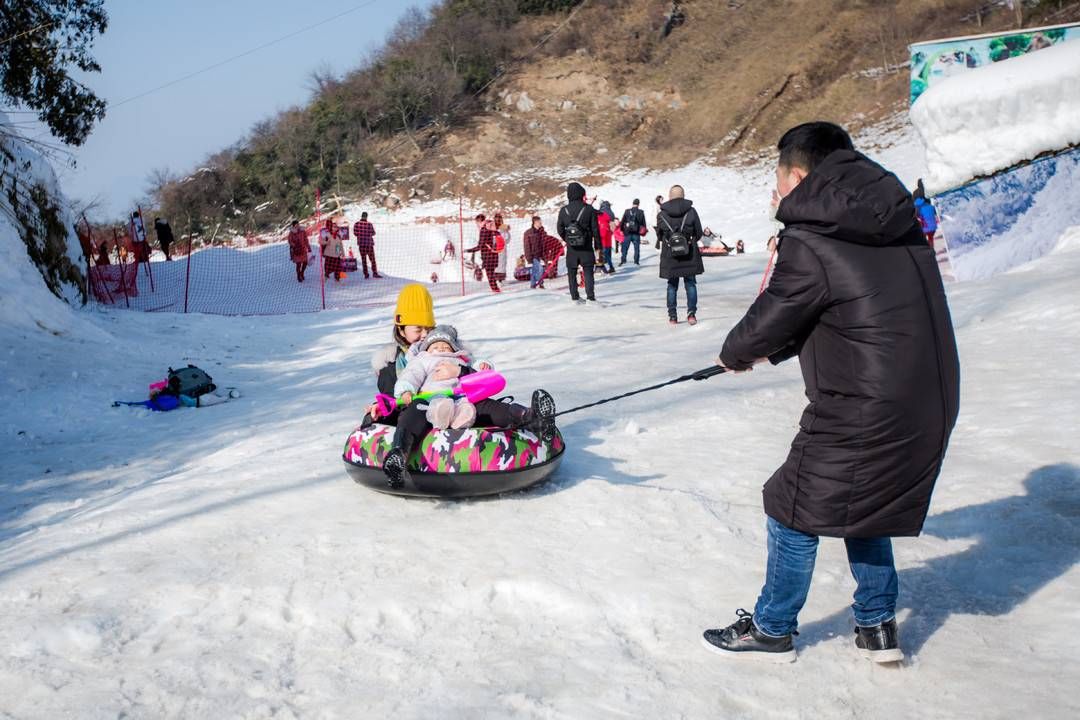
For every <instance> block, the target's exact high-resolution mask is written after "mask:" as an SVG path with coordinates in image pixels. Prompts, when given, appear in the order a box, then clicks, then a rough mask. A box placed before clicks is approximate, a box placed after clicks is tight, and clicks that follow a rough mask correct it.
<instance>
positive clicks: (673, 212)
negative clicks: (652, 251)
mask: <svg viewBox="0 0 1080 720" xmlns="http://www.w3.org/2000/svg"><path fill="white" fill-rule="evenodd" d="M693 205H694V203H692V202H691V201H689V200H686V199H684V198H677V199H675V200H668V201H667V202H666V203H664V204H663V205H661V206H660V212H659V214H658V215H657V216H656V227H657V233H658V235H659V238H658V241H659V242H660V277H662V278H664V279H665V280H667V279H670V278H681V277H693V276H694V275H700V274H701V273H703V272H705V264H704V263H703V262H702V261H701V251H700V250H699V249H698V246H697V243H698V240H700V239H701V236H702V230H701V218H699V217H698V214H697V210H695V209H694V207H693ZM684 217H685V218H686V223H685V224H683V218H684ZM664 220H667V222H668V224H670V225H671V230H668V226H667V224H665V223H664ZM680 225H681V226H682V228H683V232H685V233H686V234H687V235H689V237H690V254H689V255H687V256H686V257H681V258H674V257H672V256H671V248H670V247H668V244H667V242H666V240H667V237H668V236H669V235H670V234H671V233H672V231H675V230H678V229H679V226H680Z"/></svg>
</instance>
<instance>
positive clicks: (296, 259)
mask: <svg viewBox="0 0 1080 720" xmlns="http://www.w3.org/2000/svg"><path fill="white" fill-rule="evenodd" d="M309 257H311V243H310V242H308V237H307V231H306V230H304V228H302V227H300V221H299V220H293V221H292V227H291V229H290V230H289V259H290V260H292V261H293V263H294V264H295V265H296V282H304V271H305V270H307V264H308V258H309Z"/></svg>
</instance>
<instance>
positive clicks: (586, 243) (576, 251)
mask: <svg viewBox="0 0 1080 720" xmlns="http://www.w3.org/2000/svg"><path fill="white" fill-rule="evenodd" d="M566 199H567V200H568V201H569V202H568V203H567V204H566V205H564V206H563V207H562V209H561V210H559V220H558V223H556V231H557V232H558V233H559V237H560V238H562V240H563V242H564V243H566V276H567V278H568V279H569V285H570V298H571V299H572V300H573V301H574V302H576V303H579V304H584V302H585V300H582V299H581V297H580V296H579V295H578V288H577V271H578V268H579V267H580V268H581V269H582V271H583V272H584V274H585V298H586V299H587V300H591V301H593V302H596V293H595V290H594V283H593V269H594V268H595V267H596V251H598V250H600V249H601V247H602V246H601V244H600V225H599V223H598V222H597V218H596V210H594V209H593V207H592V206H591V205H588V204H586V202H585V188H584V187H582V185H581V184H580V183H576V182H572V183H570V184H569V185H567V186H566Z"/></svg>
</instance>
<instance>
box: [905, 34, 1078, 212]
mask: <svg viewBox="0 0 1080 720" xmlns="http://www.w3.org/2000/svg"><path fill="white" fill-rule="evenodd" d="M911 121H912V123H914V125H915V127H916V129H917V130H918V132H919V135H920V136H921V137H922V140H923V143H924V144H925V146H926V164H927V168H928V170H929V174H928V175H927V177H926V181H925V182H926V189H927V190H928V191H929V192H931V193H933V194H937V193H940V192H943V191H945V190H948V189H951V188H954V187H957V186H959V185H962V184H964V183H966V182H967V181H969V180H971V179H973V178H976V177H980V176H985V175H991V174H993V173H995V172H998V171H999V170H1004V169H1006V168H1009V167H1012V166H1013V165H1016V164H1017V163H1020V162H1024V161H1025V160H1031V159H1032V158H1034V157H1036V156H1037V155H1039V154H1041V153H1044V152H1052V151H1055V150H1061V149H1064V148H1068V147H1071V146H1074V145H1078V144H1080V41H1072V42H1064V43H1061V44H1059V45H1055V46H1053V47H1050V48H1047V49H1044V50H1039V51H1038V52H1033V53H1029V54H1027V55H1023V56H1020V57H1015V58H1010V59H1008V60H1004V61H1002V62H997V63H993V64H990V65H987V66H985V67H981V68H977V69H975V70H972V71H970V72H966V73H963V74H962V75H958V76H956V77H952V78H947V79H945V80H943V81H941V82H939V83H937V84H936V85H934V86H933V87H931V88H930V89H929V90H927V91H926V92H925V93H923V94H922V95H921V96H920V97H919V99H918V100H916V101H915V104H914V105H912V107H911Z"/></svg>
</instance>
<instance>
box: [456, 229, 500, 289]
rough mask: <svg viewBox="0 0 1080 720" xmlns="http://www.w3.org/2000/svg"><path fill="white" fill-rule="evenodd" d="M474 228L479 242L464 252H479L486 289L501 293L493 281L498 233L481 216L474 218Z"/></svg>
mask: <svg viewBox="0 0 1080 720" xmlns="http://www.w3.org/2000/svg"><path fill="white" fill-rule="evenodd" d="M476 226H477V227H478V228H479V229H480V240H479V242H477V244H476V246H475V247H471V248H468V249H466V250H465V252H469V253H474V252H476V251H477V250H479V251H480V265H481V267H483V268H484V272H485V273H486V274H487V279H488V287H490V288H491V292H494V293H497V292H502V290H500V289H499V283H497V282H496V281H495V268H496V267H497V266H498V264H499V250H498V246H497V245H496V240H497V237H498V233H497V232H495V228H494V227H492V223H491V222H489V221H488V219H487V217H485V216H484V215H483V214H480V215H477V216H476Z"/></svg>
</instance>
